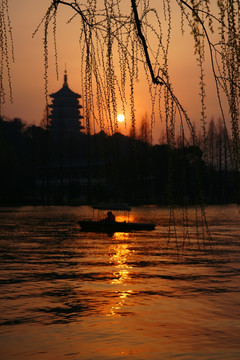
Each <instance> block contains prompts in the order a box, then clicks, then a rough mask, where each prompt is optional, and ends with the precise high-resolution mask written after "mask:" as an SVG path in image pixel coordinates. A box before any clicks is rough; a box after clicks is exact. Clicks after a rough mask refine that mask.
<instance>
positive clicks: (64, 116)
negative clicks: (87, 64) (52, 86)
mask: <svg viewBox="0 0 240 360" xmlns="http://www.w3.org/2000/svg"><path fill="white" fill-rule="evenodd" d="M49 96H50V97H51V98H52V104H51V105H49V108H50V109H51V112H50V116H49V117H50V119H51V125H50V131H51V133H52V134H53V135H58V136H62V135H71V134H74V133H75V134H76V133H79V132H80V130H81V129H83V128H84V127H83V126H82V125H81V119H83V116H82V115H80V109H82V106H81V105H80V104H79V99H80V98H81V95H79V94H77V93H75V92H73V91H72V90H71V89H70V88H69V86H68V81H67V71H66V70H65V73H64V82H63V86H62V88H61V89H60V90H59V91H57V92H56V93H53V94H50V95H49Z"/></svg>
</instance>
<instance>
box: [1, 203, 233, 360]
mask: <svg viewBox="0 0 240 360" xmlns="http://www.w3.org/2000/svg"><path fill="white" fill-rule="evenodd" d="M206 212H207V217H208V224H209V230H210V232H211V236H212V239H209V238H207V236H206V235H207V231H206V228H204V233H205V235H204V236H203V233H202V228H201V216H200V215H199V212H198V216H199V217H198V219H199V226H198V227H197V228H196V227H195V221H194V218H195V216H196V211H195V210H194V209H190V210H189V212H188V216H186V214H185V213H184V212H183V211H182V210H181V209H180V210H179V211H176V213H175V225H176V226H175V228H174V227H173V226H172V227H171V229H170V230H171V237H170V238H169V226H168V223H169V210H167V209H164V208H158V207H138V208H134V209H133V212H132V213H133V216H134V217H135V218H136V219H137V220H138V221H145V222H155V223H156V224H157V226H156V230H154V231H152V232H139V233H129V234H123V233H116V234H114V235H112V236H109V235H107V234H94V233H83V232H81V230H80V228H79V226H78V224H77V220H78V219H87V218H89V217H91V216H92V210H91V209H90V208H89V207H21V208H0V230H1V240H0V249H1V253H0V257H1V263H0V269H1V290H0V325H1V326H0V359H1V360H56V359H58V360H80V359H81V360H120V359H121V360H122V359H134V360H149V359H152V360H160V359H161V360H162V359H163V360H165V359H191V360H198V359H204V360H206V359H217V360H220V359H227V360H231V359H240V287H239V285H240V262H239V260H240V215H239V212H238V208H237V207H236V206H225V207H208V208H207V210H206ZM95 215H96V214H95ZM182 216H183V217H182ZM172 219H173V217H172ZM183 219H184V220H183ZM183 222H185V223H188V227H183ZM175 233H176V234H177V236H175V235H176V234H175Z"/></svg>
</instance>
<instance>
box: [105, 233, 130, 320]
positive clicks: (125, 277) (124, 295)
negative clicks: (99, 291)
mask: <svg viewBox="0 0 240 360" xmlns="http://www.w3.org/2000/svg"><path fill="white" fill-rule="evenodd" d="M112 241H113V242H112V243H111V244H110V245H109V254H110V255H109V262H110V264H112V265H113V266H114V268H115V269H114V271H113V279H112V280H111V284H112V285H114V286H121V289H120V288H119V289H118V290H116V295H117V298H118V300H117V301H116V302H115V303H114V304H113V305H112V306H111V308H110V310H109V312H108V313H107V316H118V317H119V316H122V315H121V314H120V313H119V311H120V309H121V308H122V307H123V305H126V301H127V299H128V298H129V296H130V295H131V294H132V293H133V291H132V290H131V289H128V290H125V289H124V290H122V286H124V287H125V286H126V285H127V283H129V280H130V269H131V268H132V266H131V265H129V261H130V260H131V259H132V257H133V254H134V250H132V249H131V244H130V234H129V233H120V232H119V233H115V234H114V235H113V237H112Z"/></svg>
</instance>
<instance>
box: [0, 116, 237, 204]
mask: <svg viewBox="0 0 240 360" xmlns="http://www.w3.org/2000/svg"><path fill="white" fill-rule="evenodd" d="M0 131H1V138H0V147H1V151H0V171H1V180H0V189H1V196H0V202H1V204H27V203H31V204H34V203H35V204H37V203H52V204H63V203H65V204H66V203H68V204H82V203H92V202H96V201H110V200H115V201H127V202H128V203H131V204H164V205H166V204H171V205H176V204H181V205H185V204H195V203H199V202H201V201H205V202H206V203H222V202H234V201H235V200H234V199H235V194H234V191H233V181H234V180H233V173H232V171H231V169H227V167H226V166H225V167H223V166H221V167H218V166H216V167H213V166H212V161H211V162H210V163H209V164H208V163H207V162H205V161H204V160H203V155H202V151H201V149H200V148H199V147H197V146H179V147H178V148H172V147H170V146H169V145H168V144H162V145H150V144H149V143H148V142H146V141H142V140H139V139H133V138H132V137H128V136H124V135H122V134H121V133H114V134H113V135H112V136H109V135H107V134H106V133H105V132H104V131H101V132H99V133H97V134H95V135H89V134H88V135H87V134H85V133H82V132H79V133H74V134H72V135H69V134H67V133H66V134H65V135H64V136H63V137H62V138H61V140H60V139H58V138H56V137H55V136H52V134H51V132H49V131H48V130H47V129H44V128H41V127H39V126H35V125H33V126H26V125H24V124H23V122H22V121H21V120H20V119H13V120H12V121H10V120H8V121H7V120H4V119H0ZM217 131H219V132H221V128H219V129H218V128H216V132H217ZM221 144H222V146H223V150H224V142H222V143H221ZM218 146H219V141H218ZM217 163H218V162H216V164H217ZM196 169H199V171H198V173H196ZM199 189H202V190H201V191H202V194H200V193H199ZM200 195H201V196H202V198H201V196H200Z"/></svg>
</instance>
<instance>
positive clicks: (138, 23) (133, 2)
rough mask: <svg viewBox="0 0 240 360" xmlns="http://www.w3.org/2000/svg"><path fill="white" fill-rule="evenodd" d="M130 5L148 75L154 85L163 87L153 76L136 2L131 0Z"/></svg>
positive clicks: (157, 78) (156, 77) (157, 77)
mask: <svg viewBox="0 0 240 360" xmlns="http://www.w3.org/2000/svg"><path fill="white" fill-rule="evenodd" d="M131 4H132V9H133V14H134V18H135V24H136V27H137V33H138V36H139V38H140V40H141V42H142V46H143V50H144V54H145V57H146V62H147V66H148V68H149V71H150V74H151V78H152V82H153V83H154V84H157V85H163V82H162V81H161V80H160V79H159V76H155V75H154V71H153V67H152V63H151V60H150V57H149V53H148V46H147V43H146V39H145V36H144V35H143V32H142V26H141V21H140V19H139V16H138V11H137V5H136V1H135V0H131Z"/></svg>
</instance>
